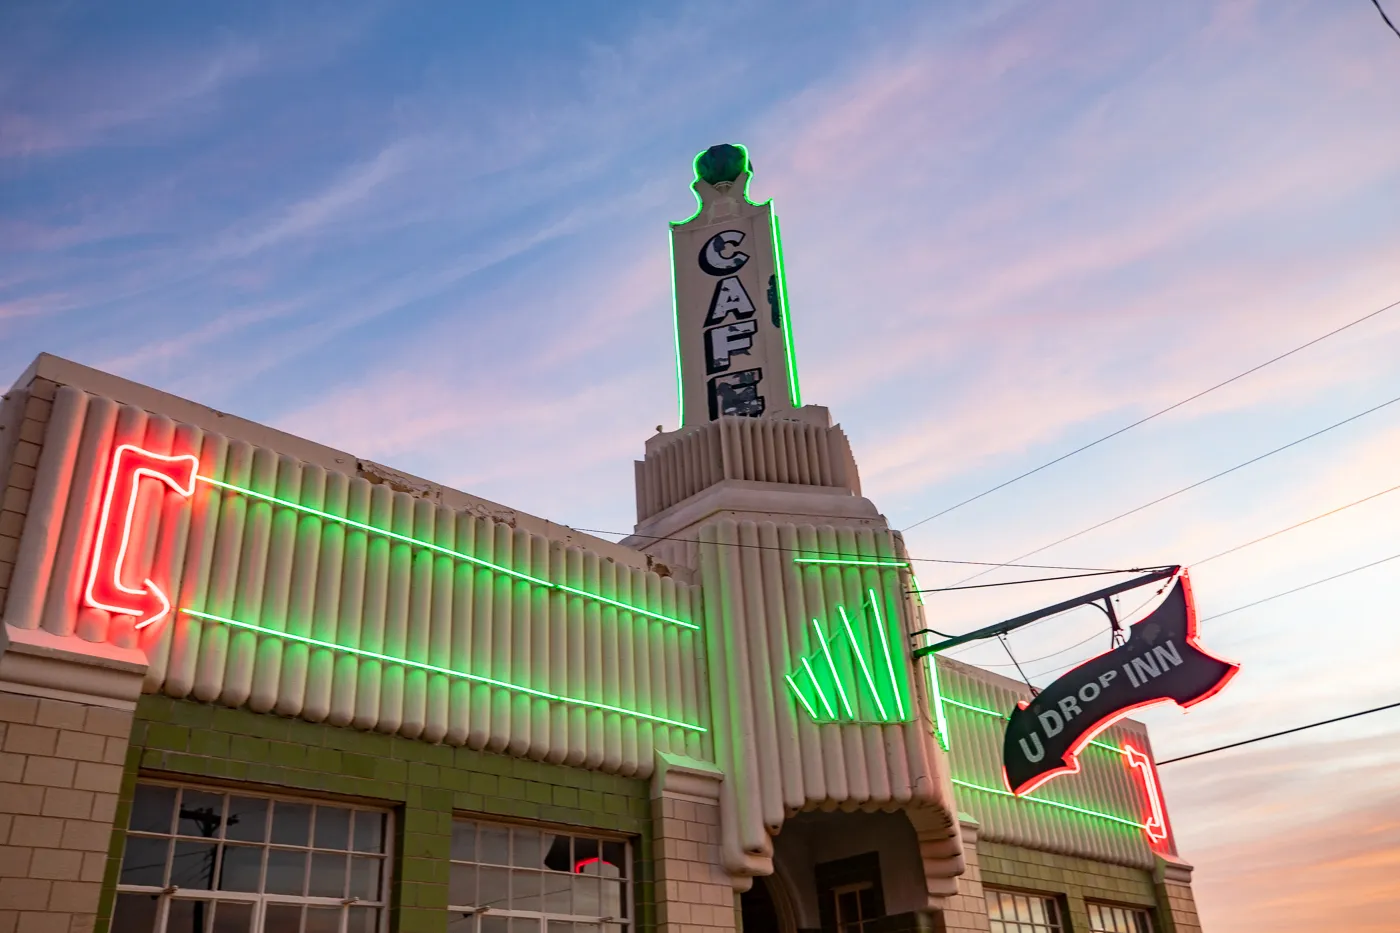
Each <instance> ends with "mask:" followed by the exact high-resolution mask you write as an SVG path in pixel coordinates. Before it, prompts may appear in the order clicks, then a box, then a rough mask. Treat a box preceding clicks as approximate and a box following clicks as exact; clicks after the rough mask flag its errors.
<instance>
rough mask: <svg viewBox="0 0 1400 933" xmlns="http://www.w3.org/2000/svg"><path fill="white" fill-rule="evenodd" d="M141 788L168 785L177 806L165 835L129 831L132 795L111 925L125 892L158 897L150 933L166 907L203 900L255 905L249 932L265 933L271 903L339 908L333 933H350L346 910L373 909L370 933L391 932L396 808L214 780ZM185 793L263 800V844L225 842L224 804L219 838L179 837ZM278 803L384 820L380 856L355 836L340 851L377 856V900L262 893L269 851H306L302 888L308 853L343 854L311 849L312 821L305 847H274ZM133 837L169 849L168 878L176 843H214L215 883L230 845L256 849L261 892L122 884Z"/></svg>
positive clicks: (161, 930) (163, 928) (164, 922)
mask: <svg viewBox="0 0 1400 933" xmlns="http://www.w3.org/2000/svg"><path fill="white" fill-rule="evenodd" d="M143 785H144V786H149V787H168V788H171V789H173V790H174V791H176V794H177V796H176V803H175V804H174V805H173V808H172V813H171V822H170V827H169V829H167V830H166V831H164V832H155V831H152V830H133V829H131V816H132V815H134V807H135V796H134V793H135V792H133V798H132V813H129V814H128V817H127V825H126V826H125V827H123V829H122V854H121V862H120V863H119V864H118V868H117V883H116V884H115V886H114V888H113V894H114V898H113V917H112V920H113V922H115V920H116V907H117V902H118V900H119V899H120V898H121V895H123V894H128V895H133V894H134V895H142V894H145V895H149V896H151V897H154V898H156V899H157V904H156V912H155V918H154V925H153V933H168V923H169V919H170V907H171V904H172V903H173V902H174V901H202V902H205V903H216V904H218V903H225V902H231V903H243V904H252V905H253V916H252V919H251V922H250V926H249V928H248V933H263V929H264V921H265V919H266V913H267V908H268V906H269V905H275V904H285V905H289V906H297V907H315V908H327V907H333V908H338V909H339V910H340V917H339V922H338V924H337V928H336V930H337V933H351V931H349V930H348V929H347V926H348V924H349V920H350V908H352V907H363V908H373V909H375V910H376V911H377V912H378V913H377V920H376V924H375V927H374V929H373V931H372V933H387V931H388V929H389V923H390V918H389V912H390V906H391V904H390V893H391V892H390V889H391V886H392V884H393V879H394V838H395V836H394V834H395V831H396V825H395V816H396V815H395V812H394V810H393V808H392V807H386V806H376V805H373V804H367V803H363V802H360V801H351V800H344V799H337V798H335V797H330V796H325V797H318V796H311V795H306V794H297V793H290V794H287V793H280V792H277V791H267V790H263V789H261V788H251V787H244V786H241V785H238V784H232V783H229V784H225V783H212V782H211V783H206V782H202V781H182V780H179V779H178V778H169V777H146V776H144V775H141V776H138V777H137V779H136V786H137V788H139V787H141V786H143ZM186 790H191V791H195V792H199V793H206V794H219V795H223V796H224V797H225V798H233V797H245V798H256V799H261V800H266V801H269V802H270V803H272V804H274V806H272V807H269V808H268V815H267V823H266V825H265V827H264V832H263V836H264V838H263V840H262V841H261V842H247V841H243V840H236V839H235V840H229V839H227V838H226V833H227V827H228V809H227V803H226V804H225V809H224V811H223V812H222V813H221V821H220V827H219V828H220V833H219V835H218V836H215V837H200V836H191V835H188V834H182V833H181V832H180V831H179V830H180V825H179V824H180V814H179V801H181V800H182V799H183V794H184V792H185V791H186ZM277 803H294V804H306V805H309V806H312V807H315V806H324V807H338V808H341V809H344V810H347V811H350V812H366V813H374V814H378V815H380V816H381V817H382V818H383V820H384V822H383V824H382V825H383V831H382V834H381V839H380V851H379V852H360V851H358V850H356V849H355V848H354V838H353V835H352V837H351V839H350V840H348V842H347V846H348V847H347V848H346V849H345V850H343V852H344V854H345V856H346V858H347V859H349V858H353V857H354V856H355V855H360V856H370V857H373V858H375V859H377V860H378V861H379V879H378V881H379V884H378V889H379V897H378V899H376V900H372V901H369V900H363V899H360V898H358V897H354V896H352V895H349V894H347V895H346V896H344V897H335V896H321V895H310V894H306V895H302V894H273V893H268V892H266V891H264V890H263V889H265V888H266V887H267V872H268V858H267V854H268V853H269V852H273V851H293V852H304V853H306V855H307V860H306V875H304V876H303V884H306V883H307V882H308V881H309V878H308V877H307V876H308V875H309V874H310V872H311V870H312V868H311V866H312V860H311V858H310V856H311V855H313V854H314V853H316V852H340V851H342V850H335V849H324V848H322V849H318V848H317V847H316V845H315V842H316V839H315V834H314V830H313V826H314V820H313V822H312V823H311V824H308V833H307V843H306V844H305V845H291V844H287V843H274V842H273V841H272V821H273V817H274V815H275V812H276V807H275V804H277ZM313 813H314V811H313ZM352 833H353V830H352ZM132 838H137V839H162V840H165V841H166V843H167V846H168V848H167V850H166V852H167V854H166V860H165V862H164V863H163V866H162V878H166V877H169V872H172V871H173V870H174V858H175V854H174V851H173V850H174V847H175V845H176V844H177V843H178V842H180V841H188V842H203V843H210V842H212V843H213V844H214V845H216V846H217V848H216V850H215V851H216V853H217V861H216V862H215V867H214V869H213V870H212V874H214V875H215V876H216V879H217V876H218V874H219V873H220V871H219V870H220V868H221V867H222V864H223V859H224V853H225V852H226V851H227V849H228V848H229V847H230V846H232V847H235V848H250V849H257V850H258V851H259V852H260V853H261V857H260V859H259V865H258V889H259V890H258V891H222V890H218V889H217V888H212V887H211V888H194V887H181V886H177V885H175V884H173V883H168V884H166V885H163V886H162V885H142V884H129V883H123V882H122V881H121V870H122V864H123V863H124V862H125V859H126V850H127V845H128V842H129V840H131V839H132ZM349 871H350V868H349V863H347V885H348V884H349V874H348V872H349ZM214 883H215V884H217V883H218V882H217V880H216V881H215V882H214ZM216 914H217V910H216ZM301 923H302V928H303V929H304V927H305V918H304V915H303V919H302V921H301ZM210 933H212V931H210ZM356 933H363V931H356Z"/></svg>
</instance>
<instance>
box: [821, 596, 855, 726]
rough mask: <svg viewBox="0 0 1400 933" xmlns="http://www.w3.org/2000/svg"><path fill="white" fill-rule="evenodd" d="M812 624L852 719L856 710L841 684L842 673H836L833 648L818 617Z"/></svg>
mask: <svg viewBox="0 0 1400 933" xmlns="http://www.w3.org/2000/svg"><path fill="white" fill-rule="evenodd" d="M812 625H814V626H816V629H817V641H818V642H819V643H820V644H821V646H822V653H823V654H825V655H826V666H827V667H829V668H831V679H832V680H833V681H835V682H836V694H837V696H839V697H841V705H842V706H844V707H845V708H846V715H847V717H849V718H851V719H855V718H856V711H855V710H853V709H851V700H850V698H849V697H847V696H846V688H845V687H843V686H841V675H840V674H838V673H836V662H835V661H833V660H832V659H831V648H829V647H828V646H827V643H826V632H823V631H822V624H821V623H820V622H818V621H817V620H816V619H813V620H812Z"/></svg>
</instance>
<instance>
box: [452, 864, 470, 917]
mask: <svg viewBox="0 0 1400 933" xmlns="http://www.w3.org/2000/svg"><path fill="white" fill-rule="evenodd" d="M447 903H448V904H449V905H450V906H452V907H475V906H476V866H475V865H460V864H459V865H453V866H452V870H451V872H450V873H449V874H448V876H447Z"/></svg>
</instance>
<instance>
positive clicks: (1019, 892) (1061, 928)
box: [982, 884, 1071, 933]
mask: <svg viewBox="0 0 1400 933" xmlns="http://www.w3.org/2000/svg"><path fill="white" fill-rule="evenodd" d="M990 894H1005V895H1008V896H1010V897H1012V898H1026V899H1028V900H1032V899H1033V900H1038V901H1043V902H1045V903H1046V904H1048V905H1049V908H1050V909H1049V910H1048V911H1047V917H1048V919H1049V922H1048V923H1037V922H1035V921H1033V920H1006V919H998V918H994V917H992V915H991V914H992V908H991V904H990V903H988V900H987V897H988V895H990ZM1064 900H1065V899H1064V895H1062V894H1059V893H1057V892H1053V891H1031V890H1026V889H1021V888H1004V887H1000V886H998V885H989V884H984V885H983V886H982V903H983V904H984V905H985V906H986V909H987V919H988V924H989V926H990V925H991V924H1000V925H1001V926H1002V928H1003V930H1005V931H1007V933H1070V931H1071V927H1070V922H1069V911H1068V910H1067V909H1066V905H1065V903H1064ZM993 933H995V931H993Z"/></svg>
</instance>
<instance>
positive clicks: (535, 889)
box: [510, 871, 544, 911]
mask: <svg viewBox="0 0 1400 933" xmlns="http://www.w3.org/2000/svg"><path fill="white" fill-rule="evenodd" d="M542 881H544V875H543V873H541V872H537V871H517V872H512V873H511V878H510V909H511V910H530V911H538V910H540V909H541V901H540V891H541V889H540V883H541V882H542Z"/></svg>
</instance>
